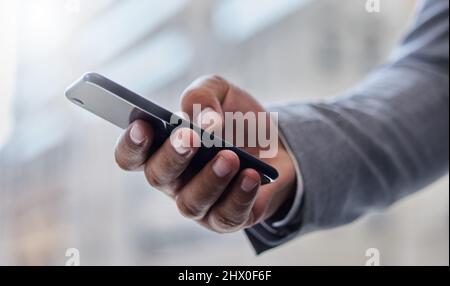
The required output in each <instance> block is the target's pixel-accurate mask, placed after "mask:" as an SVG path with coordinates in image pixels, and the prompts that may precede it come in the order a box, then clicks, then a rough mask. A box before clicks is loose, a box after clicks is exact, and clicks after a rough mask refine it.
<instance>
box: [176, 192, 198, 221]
mask: <svg viewBox="0 0 450 286" xmlns="http://www.w3.org/2000/svg"><path fill="white" fill-rule="evenodd" d="M176 203H177V207H178V210H179V211H180V213H181V214H182V215H183V216H184V217H187V218H191V219H200V218H201V217H202V216H203V210H202V209H201V208H200V207H198V206H196V205H195V204H193V203H188V202H187V201H186V200H185V199H184V198H183V197H182V196H178V197H177V198H176Z"/></svg>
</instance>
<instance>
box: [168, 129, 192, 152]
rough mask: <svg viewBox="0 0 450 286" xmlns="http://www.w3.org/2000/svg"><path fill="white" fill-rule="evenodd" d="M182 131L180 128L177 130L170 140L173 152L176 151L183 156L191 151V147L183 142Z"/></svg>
mask: <svg viewBox="0 0 450 286" xmlns="http://www.w3.org/2000/svg"><path fill="white" fill-rule="evenodd" d="M183 142H184V141H183V133H182V130H181V129H180V130H177V131H176V134H175V136H174V137H173V139H172V140H171V141H170V143H171V144H172V147H173V149H174V150H175V152H177V153H178V155H181V156H185V155H186V154H188V153H189V152H190V151H191V148H190V147H189V146H185V145H184V144H183Z"/></svg>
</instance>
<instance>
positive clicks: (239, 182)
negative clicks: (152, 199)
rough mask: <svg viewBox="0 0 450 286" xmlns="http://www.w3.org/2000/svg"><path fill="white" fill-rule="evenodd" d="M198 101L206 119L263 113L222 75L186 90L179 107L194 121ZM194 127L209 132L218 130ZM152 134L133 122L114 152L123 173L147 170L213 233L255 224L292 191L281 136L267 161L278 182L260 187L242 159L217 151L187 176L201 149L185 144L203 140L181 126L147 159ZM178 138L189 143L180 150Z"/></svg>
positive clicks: (150, 179) (292, 172)
mask: <svg viewBox="0 0 450 286" xmlns="http://www.w3.org/2000/svg"><path fill="white" fill-rule="evenodd" d="M196 103H197V104H201V108H202V112H201V114H202V117H201V118H203V119H205V118H210V119H211V118H213V119H214V118H218V119H223V115H224V112H237V111H240V112H243V113H246V112H249V111H251V112H255V113H257V112H262V111H264V109H263V108H262V107H261V105H260V104H259V103H258V102H257V101H256V100H255V99H253V98H252V97H251V96H250V95H249V94H247V93H246V92H245V91H242V90H240V89H239V88H237V87H236V86H233V85H232V84H230V83H229V82H227V81H226V80H224V79H222V78H220V77H218V76H208V77H203V78H200V79H198V80H196V81H194V82H193V83H192V84H191V85H190V86H189V87H188V88H187V89H186V90H185V91H184V93H183V95H182V100H181V108H182V111H183V112H185V113H186V114H188V115H189V116H190V118H193V116H194V114H193V105H194V104H196ZM194 119H195V118H194ZM267 120H270V117H267ZM202 121H204V120H202ZM212 121H213V122H223V120H222V121H221V120H212ZM209 122H211V121H209ZM196 123H197V124H199V125H202V127H204V128H207V130H211V129H214V128H215V127H217V126H204V124H202V123H205V122H196ZM206 123H207V122H206ZM153 135H154V133H153V129H152V127H151V126H150V125H149V124H148V123H146V122H144V121H142V120H137V121H135V122H133V123H132V124H131V125H130V126H129V127H128V129H127V130H126V131H125V132H124V133H123V134H122V136H121V137H120V138H119V140H118V143H117V146H116V150H115V158H116V161H117V163H118V165H119V166H120V167H121V168H123V169H125V170H143V171H144V173H145V176H146V178H147V180H148V182H149V183H150V185H152V186H153V187H155V188H156V189H158V190H161V191H162V192H164V193H166V194H167V195H169V196H170V197H172V198H173V199H174V200H175V201H176V204H177V206H178V209H179V211H180V212H181V214H183V215H184V216H186V217H188V218H191V219H194V220H195V221H197V222H199V223H200V224H201V225H203V226H205V227H207V228H209V229H211V230H213V231H216V232H220V233H224V232H233V231H237V230H240V229H242V228H246V227H250V226H252V225H254V224H257V223H259V222H261V221H263V220H265V219H267V218H269V217H270V216H271V215H272V214H274V213H275V212H276V210H277V209H278V208H279V207H280V206H281V205H282V204H283V202H284V201H285V200H286V199H287V197H288V196H289V194H290V193H291V192H293V191H294V188H295V184H296V175H295V169H294V164H293V162H292V159H291V158H290V156H289V154H288V152H287V151H286V149H285V147H284V146H283V145H282V143H281V141H279V139H278V138H277V140H278V152H277V154H276V156H275V157H273V158H270V159H263V160H264V161H265V162H267V163H268V164H270V165H272V166H273V167H275V168H276V169H277V170H278V172H279V178H278V179H277V180H276V181H275V182H274V183H271V184H268V185H264V186H260V184H261V182H260V177H259V174H258V172H257V171H255V170H253V169H245V170H242V171H241V172H238V171H239V158H238V156H237V155H236V154H235V153H233V152H232V151H229V150H223V151H221V152H219V153H218V154H217V155H216V156H215V158H213V159H212V160H211V161H210V162H208V164H207V165H205V167H203V169H202V170H200V172H198V173H197V174H193V175H192V174H189V172H186V170H187V169H188V168H189V163H190V160H191V159H192V157H193V156H194V155H195V153H196V151H197V148H196V147H186V146H198V143H199V142H200V138H199V135H198V134H197V133H196V132H195V131H193V130H191V129H189V128H179V129H178V130H177V131H176V132H175V133H174V134H172V135H171V137H170V138H169V139H168V140H166V142H164V144H163V145H162V146H161V147H160V148H159V149H158V150H156V151H155V152H154V153H153V154H150V155H149V154H148V149H149V148H150V146H151V144H152V138H153ZM179 138H182V140H184V141H188V142H185V143H186V144H182V145H181V146H180V144H174V142H175V140H179ZM188 143H190V144H188ZM243 149H245V150H246V151H248V152H249V153H251V154H254V155H257V154H258V151H259V150H260V148H259V147H258V146H257V147H252V148H243Z"/></svg>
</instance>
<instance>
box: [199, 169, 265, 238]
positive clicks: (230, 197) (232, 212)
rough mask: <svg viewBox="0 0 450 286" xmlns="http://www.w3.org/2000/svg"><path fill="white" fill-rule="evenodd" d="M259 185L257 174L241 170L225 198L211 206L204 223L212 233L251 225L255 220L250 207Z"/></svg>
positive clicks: (253, 171)
mask: <svg viewBox="0 0 450 286" xmlns="http://www.w3.org/2000/svg"><path fill="white" fill-rule="evenodd" d="M260 184H261V180H260V176H259V174H258V172H256V171H255V170H253V169H245V170H243V171H242V172H241V173H240V174H239V177H238V179H237V180H236V181H235V182H234V184H233V186H231V188H230V189H231V190H230V192H229V193H228V194H227V196H226V197H225V198H224V199H223V200H221V201H220V202H218V203H217V204H216V205H215V206H213V208H212V209H211V211H210V212H209V213H208V215H207V217H206V218H205V222H206V223H207V224H208V225H209V227H210V228H212V229H213V230H214V231H217V232H220V233H224V232H232V231H236V230H238V229H240V228H242V227H243V226H249V225H252V224H253V222H254V219H255V218H254V216H253V213H252V206H253V204H254V202H255V198H256V193H257V192H258V189H259V186H260Z"/></svg>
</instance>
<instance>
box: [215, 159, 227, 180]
mask: <svg viewBox="0 0 450 286" xmlns="http://www.w3.org/2000/svg"><path fill="white" fill-rule="evenodd" d="M212 169H213V171H214V173H215V174H216V176H217V177H220V178H222V177H225V176H226V175H228V174H229V173H230V172H231V166H230V164H229V163H228V161H227V160H226V159H225V158H224V157H222V156H220V157H219V158H217V160H216V161H215V162H214V164H213V166H212Z"/></svg>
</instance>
